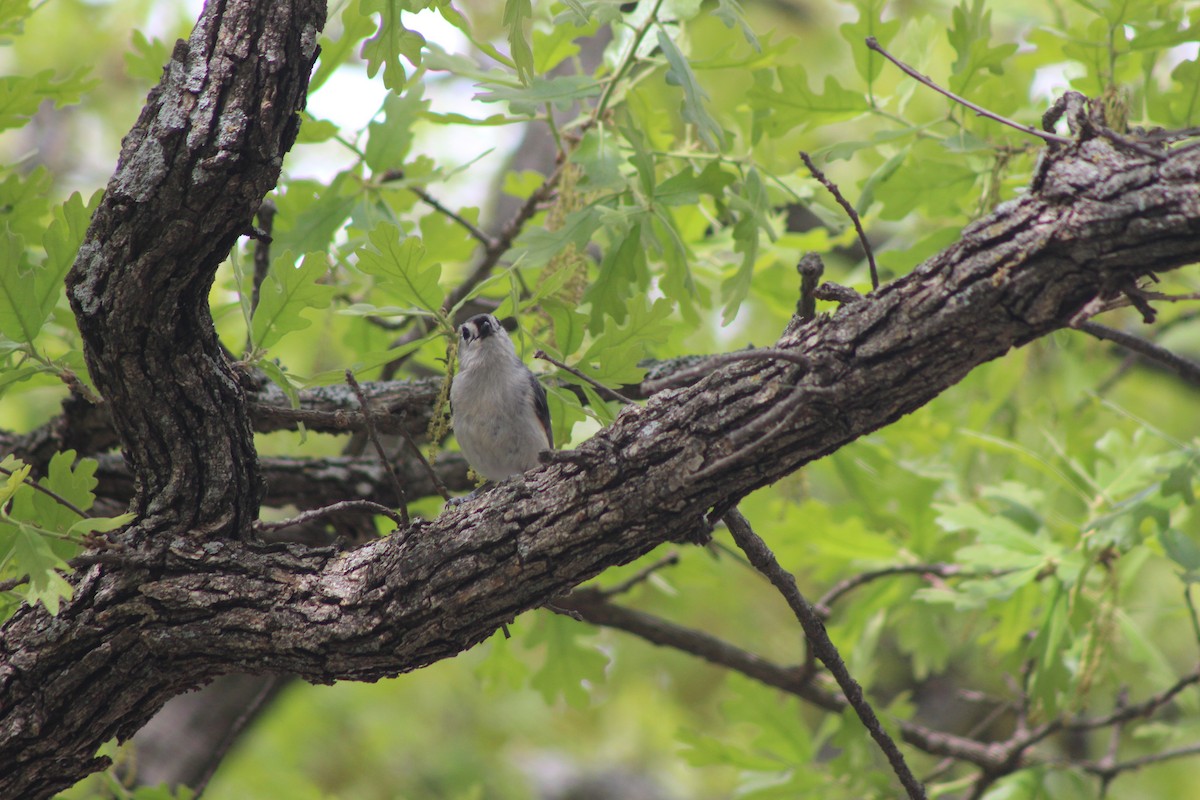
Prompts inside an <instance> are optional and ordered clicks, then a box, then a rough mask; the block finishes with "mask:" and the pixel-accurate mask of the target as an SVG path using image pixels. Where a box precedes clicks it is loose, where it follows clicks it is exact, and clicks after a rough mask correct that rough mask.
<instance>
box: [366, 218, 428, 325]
mask: <svg viewBox="0 0 1200 800" xmlns="http://www.w3.org/2000/svg"><path fill="white" fill-rule="evenodd" d="M367 238H368V243H367V244H365V245H363V246H362V247H361V248H359V249H358V250H356V251H355V253H356V254H357V256H358V266H359V269H361V270H363V271H364V272H366V273H367V274H369V275H374V276H376V277H378V278H380V279H382V281H381V283H382V285H383V287H384V288H386V289H387V291H388V294H389V297H390V298H392V299H394V300H395V301H396V302H398V303H400V304H401V305H409V306H412V307H414V308H418V309H423V310H425V311H428V312H431V313H437V312H439V311H440V310H441V307H442V302H443V300H445V292H443V291H442V287H441V277H442V268H441V265H439V264H430V263H428V260H427V259H426V258H425V247H424V245H423V244H422V243H421V239H420V237H418V236H409V237H407V238H405V237H403V236H402V234H401V233H400V229H399V228H397V227H396V226H395V225H391V224H388V223H384V224H382V225H378V226H376V227H375V229H374V230H372V231H371V233H370V234H369V235H368V237H367Z"/></svg>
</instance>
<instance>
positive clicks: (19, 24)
mask: <svg viewBox="0 0 1200 800" xmlns="http://www.w3.org/2000/svg"><path fill="white" fill-rule="evenodd" d="M31 2H32V0H5V1H4V2H2V3H0V44H9V43H10V42H11V40H10V39H8V37H10V36H12V35H13V34H17V33H20V32H21V30H22V28H24V26H25V18H26V17H28V16H29V15H30V14H32V13H33V9H32V8H31V7H30V4H31ZM39 5H40V4H39Z"/></svg>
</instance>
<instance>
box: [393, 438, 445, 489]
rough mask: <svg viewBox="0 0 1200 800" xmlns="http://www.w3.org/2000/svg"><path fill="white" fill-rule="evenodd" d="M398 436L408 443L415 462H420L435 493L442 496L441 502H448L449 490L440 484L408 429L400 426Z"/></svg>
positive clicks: (431, 466)
mask: <svg viewBox="0 0 1200 800" xmlns="http://www.w3.org/2000/svg"><path fill="white" fill-rule="evenodd" d="M400 435H401V436H403V437H404V441H406V442H408V446H409V447H410V448H411V449H412V451H413V452H414V453H416V455H417V460H418V461H420V462H421V466H423V467H425V471H426V472H427V473H429V479H430V480H431V481H433V488H434V489H436V490H437V493H438V494H440V495H441V496H442V499H443V500H446V501H449V500H450V490H449V489H447V488H446V484H444V483H442V479H441V478H439V477H438V474H437V473H436V472H435V471H434V469H433V465H432V464H430V463H429V459H427V458H426V457H425V454H424V453H422V452H421V448H420V447H418V446H417V443H416V441H414V440H413V438H412V434H411V433H409V432H408V428H406V427H404V426H403V425H401V426H400Z"/></svg>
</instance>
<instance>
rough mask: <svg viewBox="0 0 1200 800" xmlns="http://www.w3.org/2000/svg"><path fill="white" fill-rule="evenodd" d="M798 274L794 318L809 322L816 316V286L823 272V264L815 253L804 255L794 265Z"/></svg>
mask: <svg viewBox="0 0 1200 800" xmlns="http://www.w3.org/2000/svg"><path fill="white" fill-rule="evenodd" d="M796 271H797V272H799V273H800V297H799V299H797V300H796V316H798V317H799V318H800V319H802V320H805V321H807V320H810V319H813V318H814V317H816V316H817V295H816V291H817V285H818V282H819V281H820V280H821V275H822V274H824V272H825V263H824V262H823V261H821V256H819V255H818V254H816V253H805V254H804V256H803V257H802V258H801V259H800V263H799V264H797V265H796Z"/></svg>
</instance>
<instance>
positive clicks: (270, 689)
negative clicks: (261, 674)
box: [192, 675, 287, 800]
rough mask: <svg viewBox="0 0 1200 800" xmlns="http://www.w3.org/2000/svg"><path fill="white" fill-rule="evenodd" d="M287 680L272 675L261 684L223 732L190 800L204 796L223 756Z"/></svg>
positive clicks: (283, 677)
mask: <svg viewBox="0 0 1200 800" xmlns="http://www.w3.org/2000/svg"><path fill="white" fill-rule="evenodd" d="M286 680H287V678H286V677H285V676H283V675H272V676H270V677H269V678H267V679H266V680H265V681H264V682H263V686H262V689H261V690H259V692H258V694H257V695H255V697H254V699H253V700H251V701H250V704H249V705H248V706H246V708H245V709H243V710H242V713H241V714H240V715H239V716H238V718H237V719H236V720H234V721H233V724H232V725H230V726H229V728H228V730H226V731H225V736H224V738H222V739H221V741H220V743H219V744H218V745H217V748H216V751H215V752H214V753H212V754H211V756H210V757H209V759H208V764H207V766H206V768H205V770H204V774H203V775H201V776H200V780H199V781H197V783H196V785H195V786H194V787H193V789H192V800H200V798H201V797H203V796H204V790H205V789H207V788H208V782H209V781H210V780H212V776H213V775H214V774H216V771H217V767H219V766H220V765H221V762H222V761H224V760H225V755H226V754H227V753H228V752H229V749H230V748H231V747H233V745H234V742H236V741H237V739H238V737H239V736H240V735H241V733H242V731H243V730H245V728H246V726H247V725H249V724H250V721H251V720H252V719H254V717H255V716H256V715H257V714H258V712H259V711H261V710H262V708H263V705H264V704H265V703H266V702H267V700H269V699H270V698H271V696H272V695H273V694H274V693H275V692H276V690H278V689H279V688H280V687H281V686H282V685H283V683H284V681H286Z"/></svg>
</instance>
